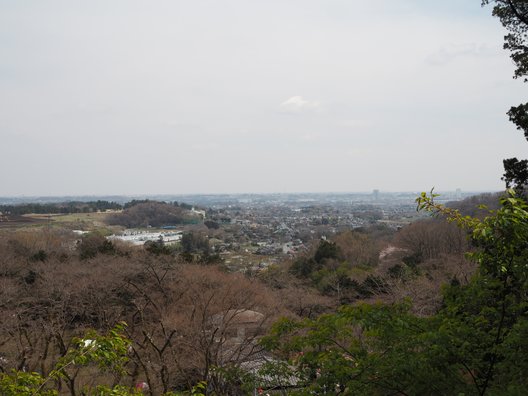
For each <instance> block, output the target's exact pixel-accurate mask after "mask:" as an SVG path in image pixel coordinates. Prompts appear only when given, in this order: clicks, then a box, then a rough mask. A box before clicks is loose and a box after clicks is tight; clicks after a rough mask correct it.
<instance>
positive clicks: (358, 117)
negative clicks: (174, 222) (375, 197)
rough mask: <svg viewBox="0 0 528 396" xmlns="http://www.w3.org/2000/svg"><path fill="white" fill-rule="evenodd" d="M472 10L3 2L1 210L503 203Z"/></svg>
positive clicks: (495, 43) (405, 3)
mask: <svg viewBox="0 0 528 396" xmlns="http://www.w3.org/2000/svg"><path fill="white" fill-rule="evenodd" d="M504 34H505V31H504V29H503V28H502V27H501V25H500V22H499V20H497V19H495V18H493V17H492V16H491V8H490V7H487V8H481V6H480V0H444V1H441V2H440V1H433V0H398V1H394V0H378V1H356V0H222V1H220V0H209V1H206V0H187V1H178V0H167V1H158V0H155V1H152V0H150V1H146V0H145V1H133V0H112V1H109V0H101V1H97V0H90V1H71V0H65V1H45V0H34V1H19V0H12V1H7V0H0V169H1V171H0V196H21V195H110V194H184V193H237V192H255V193H258V192H358V191H372V189H380V190H381V191H422V190H429V189H430V188H431V187H433V186H434V187H435V188H436V189H437V190H454V189H456V188H461V189H462V190H464V191H496V190H500V189H501V188H503V183H502V182H501V181H500V177H501V175H502V159H504V158H507V157H512V156H517V157H519V158H525V157H526V151H527V150H526V149H527V148H528V143H527V142H525V140H524V137H523V136H522V133H521V132H518V131H516V130H515V127H514V125H513V124H510V123H509V122H508V117H507V116H506V114H505V113H506V111H507V110H508V109H509V107H510V106H512V105H517V104H519V103H521V102H524V101H526V95H523V92H525V91H524V90H526V86H524V85H523V83H522V81H520V80H514V79H512V75H513V70H514V67H513V64H512V62H511V60H510V58H509V54H508V52H506V51H505V50H503V49H502V43H503V36H504Z"/></svg>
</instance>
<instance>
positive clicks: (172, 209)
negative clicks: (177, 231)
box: [107, 201, 201, 228]
mask: <svg viewBox="0 0 528 396" xmlns="http://www.w3.org/2000/svg"><path fill="white" fill-rule="evenodd" d="M199 221H201V217H199V216H197V215H194V214H193V213H192V212H190V211H189V210H187V209H184V208H182V207H181V206H178V205H173V204H169V203H165V202H156V201H145V202H141V203H135V204H134V205H132V206H128V207H127V208H126V209H125V210H123V212H121V213H114V214H111V215H110V216H108V218H107V222H108V224H111V225H122V226H125V227H130V228H132V227H148V226H151V227H164V226H173V225H180V224H190V223H197V222H199Z"/></svg>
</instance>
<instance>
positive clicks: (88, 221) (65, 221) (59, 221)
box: [0, 212, 113, 231]
mask: <svg viewBox="0 0 528 396" xmlns="http://www.w3.org/2000/svg"><path fill="white" fill-rule="evenodd" d="M107 216H108V213H98V212H94V213H73V214H27V215H23V216H3V217H2V218H0V220H2V221H0V227H2V228H23V227H42V226H50V227H57V226H58V227H64V228H70V229H82V230H86V231H91V230H94V229H100V228H108V226H107V225H106V223H105V219H106V217H107ZM111 228H113V227H111Z"/></svg>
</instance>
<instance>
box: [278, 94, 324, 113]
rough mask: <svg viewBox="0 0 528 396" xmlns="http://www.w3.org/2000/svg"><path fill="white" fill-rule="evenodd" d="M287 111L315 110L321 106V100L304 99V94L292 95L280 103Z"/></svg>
mask: <svg viewBox="0 0 528 396" xmlns="http://www.w3.org/2000/svg"><path fill="white" fill-rule="evenodd" d="M280 107H281V110H282V111H283V112H286V113H302V112H311V111H315V110H317V109H318V108H319V107H320V104H319V102H315V101H310V100H306V99H304V98H303V97H302V96H292V97H291V98H289V99H287V100H285V101H284V102H282V103H281V105H280Z"/></svg>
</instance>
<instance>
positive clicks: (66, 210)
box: [0, 199, 193, 216]
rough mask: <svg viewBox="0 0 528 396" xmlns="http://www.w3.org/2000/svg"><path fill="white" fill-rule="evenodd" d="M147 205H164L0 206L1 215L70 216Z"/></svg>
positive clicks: (182, 205)
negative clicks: (71, 214)
mask: <svg viewBox="0 0 528 396" xmlns="http://www.w3.org/2000/svg"><path fill="white" fill-rule="evenodd" d="M147 203H164V202H159V201H151V200H149V199H141V200H136V199H134V200H132V201H130V202H126V203H125V204H120V203H118V202H113V201H105V200H97V201H87V202H83V201H68V202H54V203H25V204H16V205H0V213H4V214H11V215H18V216H20V215H26V214H70V213H93V212H104V211H107V210H123V209H129V208H132V207H134V206H136V205H140V204H147ZM167 205H171V206H174V207H177V208H182V209H185V210H191V209H192V208H193V206H192V205H189V204H187V203H185V202H177V201H174V202H170V203H168V204H167Z"/></svg>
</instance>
